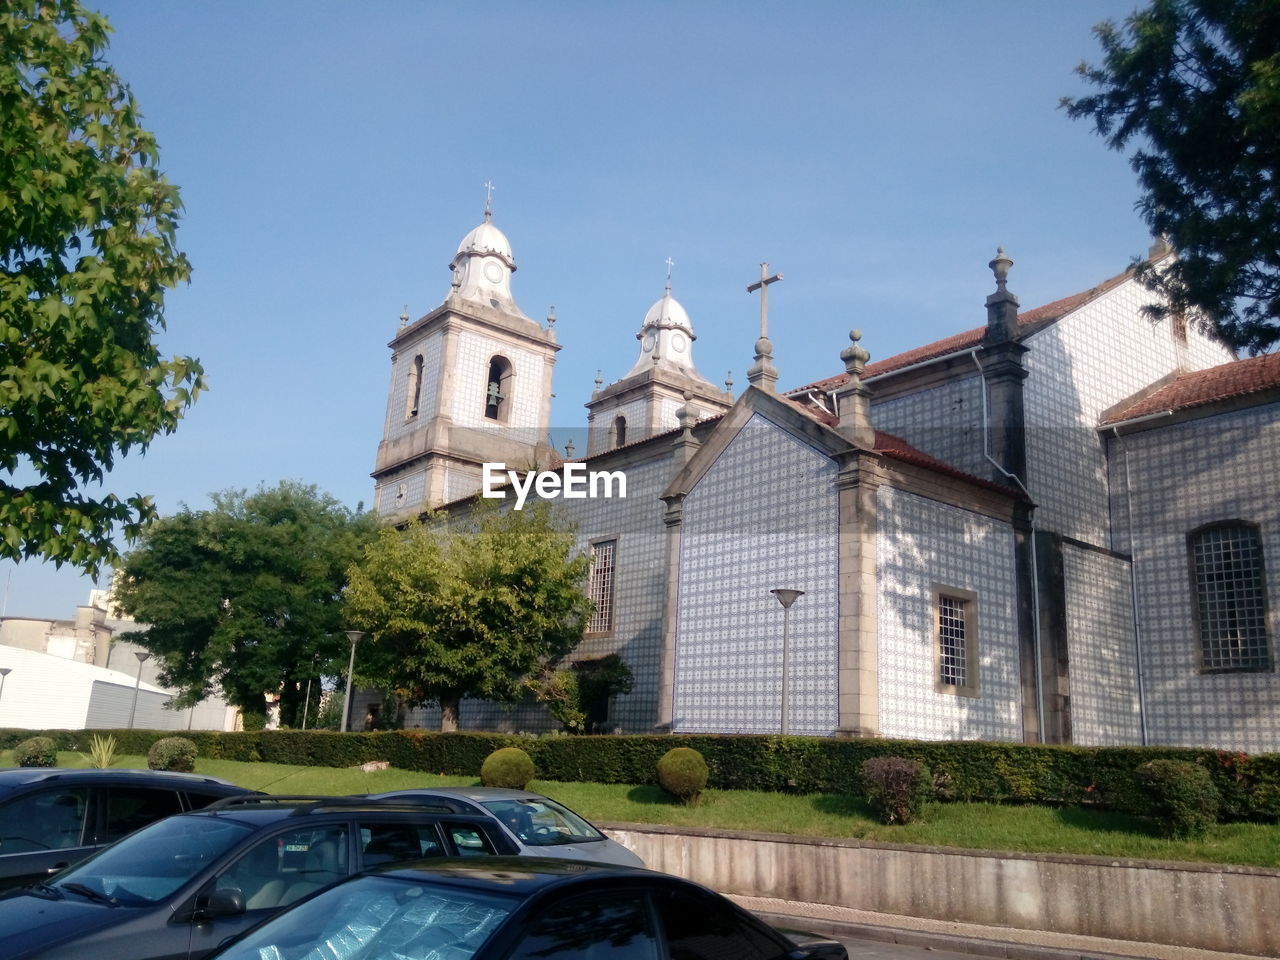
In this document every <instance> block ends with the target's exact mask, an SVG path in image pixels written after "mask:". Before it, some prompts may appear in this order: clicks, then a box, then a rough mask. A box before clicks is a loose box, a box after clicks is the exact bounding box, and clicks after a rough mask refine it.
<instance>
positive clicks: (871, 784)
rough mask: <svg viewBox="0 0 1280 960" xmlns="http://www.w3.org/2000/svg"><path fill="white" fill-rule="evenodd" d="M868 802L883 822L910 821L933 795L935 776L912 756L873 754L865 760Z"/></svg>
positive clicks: (864, 777) (863, 771) (865, 782)
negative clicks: (873, 755) (880, 755)
mask: <svg viewBox="0 0 1280 960" xmlns="http://www.w3.org/2000/svg"><path fill="white" fill-rule="evenodd" d="M862 782H863V784H864V785H865V787H866V792H867V803H868V804H870V805H871V809H872V810H874V811H875V814H876V816H877V817H879V818H880V822H881V823H911V822H912V821H913V820H919V819H920V818H921V817H922V816H923V815H924V805H925V804H926V803H928V802H929V801H930V800H931V799H932V798H933V775H932V774H931V773H930V772H929V768H928V767H926V766H925V765H924V764H923V763H921V762H920V761H919V760H912V759H911V758H909V757H871V758H870V759H869V760H864V761H862Z"/></svg>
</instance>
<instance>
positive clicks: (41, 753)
mask: <svg viewBox="0 0 1280 960" xmlns="http://www.w3.org/2000/svg"><path fill="white" fill-rule="evenodd" d="M13 759H14V762H15V763H17V765H18V766H20V767H56V766H57V765H58V745H57V744H56V743H54V742H53V741H52V740H51V739H50V738H49V737H32V738H31V739H30V740H23V741H22V742H21V743H20V744H18V745H17V746H16V747H14V748H13Z"/></svg>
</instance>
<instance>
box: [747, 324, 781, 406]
mask: <svg viewBox="0 0 1280 960" xmlns="http://www.w3.org/2000/svg"><path fill="white" fill-rule="evenodd" d="M772 358H773V343H772V342H770V340H769V338H768V337H761V338H760V339H759V340H757V341H756V358H755V359H756V362H755V363H753V364H752V365H751V369H750V370H748V371H747V383H749V384H751V385H752V386H753V387H756V388H758V389H760V390H764V391H766V392H767V393H773V392H774V386H775V384H777V382H778V369H777V367H775V366H774V365H773V359H772Z"/></svg>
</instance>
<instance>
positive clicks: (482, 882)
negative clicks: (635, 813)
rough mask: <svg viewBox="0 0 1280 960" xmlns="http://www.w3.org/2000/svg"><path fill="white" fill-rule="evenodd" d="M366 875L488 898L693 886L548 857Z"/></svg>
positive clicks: (414, 866)
mask: <svg viewBox="0 0 1280 960" xmlns="http://www.w3.org/2000/svg"><path fill="white" fill-rule="evenodd" d="M367 872H368V873H369V874H371V875H377V876H390V877H397V878H400V879H403V880H417V881H425V882H429V883H430V882H437V883H448V884H451V885H457V886H462V887H467V888H469V889H473V890H481V891H489V892H491V893H500V894H506V895H510V894H515V895H516V896H519V897H529V896H531V895H533V894H535V893H537V892H538V891H540V890H543V889H546V888H548V887H552V886H559V885H561V884H565V883H571V884H578V883H582V884H585V885H588V886H590V885H591V884H595V883H598V882H600V881H601V880H607V879H621V880H626V879H629V878H630V879H634V878H639V877H644V878H648V879H657V880H659V881H660V882H663V883H666V882H668V881H670V882H671V883H673V884H676V885H681V886H696V884H690V883H689V882H688V881H687V880H681V879H679V878H678V877H672V876H669V875H668V874H665V873H659V872H657V871H656V870H648V869H645V868H644V867H629V866H623V865H622V864H616V863H598V862H595V861H584V860H565V859H561V858H552V857H461V858H460V857H447V858H443V859H433V860H420V861H415V862H413V863H411V864H388V865H386V866H383V867H375V868H374V869H373V870H370V871H367Z"/></svg>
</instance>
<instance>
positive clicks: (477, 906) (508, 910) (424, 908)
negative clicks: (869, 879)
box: [215, 857, 848, 960]
mask: <svg viewBox="0 0 1280 960" xmlns="http://www.w3.org/2000/svg"><path fill="white" fill-rule="evenodd" d="M215 957H216V960H263V958H267V957H269V958H271V960H316V958H321V957H323V958H324V960H393V958H396V960H399V958H412V960H425V958H428V957H431V958H448V960H550V958H555V960H668V958H669V960H725V958H733V960H847V958H848V954H847V952H846V951H845V948H844V947H843V946H842V945H841V944H839V943H836V942H834V941H831V940H821V939H817V938H814V937H810V936H807V935H800V936H799V937H792V936H788V935H785V934H783V933H781V932H779V931H777V930H774V929H773V928H772V927H769V926H768V925H767V924H765V923H764V922H762V921H761V920H759V919H757V918H756V917H753V916H752V915H751V914H749V913H747V912H746V911H745V910H742V909H741V908H739V907H738V906H737V905H735V904H734V903H732V902H730V901H729V900H726V899H725V898H724V897H722V896H720V895H719V894H717V893H712V892H711V891H710V890H707V889H705V888H704V887H700V886H698V885H697V884H695V883H690V882H689V881H687V880H681V879H678V878H676V877H670V876H667V875H665V874H661V873H655V872H653V871H651V870H644V869H640V868H638V867H624V866H617V865H614V864H588V863H571V862H567V861H565V860H563V859H549V858H543V857H519V858H502V859H496V860H490V861H487V862H483V863H482V862H480V861H476V860H441V861H434V862H423V863H417V864H413V865H410V866H402V867H399V868H385V869H380V870H377V871H375V872H373V873H369V874H365V875H362V876H359V877H354V878H352V879H350V880H348V881H346V882H344V883H341V884H338V885H337V886H335V887H331V888H329V889H328V890H326V891H324V892H323V893H320V894H317V895H316V896H314V897H312V898H311V899H308V900H305V901H303V902H301V903H299V904H298V905H297V906H295V907H294V908H293V909H291V910H287V911H285V912H284V913H281V914H280V915H278V916H276V917H274V918H273V919H271V920H269V921H267V922H266V923H264V924H263V925H262V926H260V927H258V928H257V929H254V930H251V931H249V932H247V933H246V934H245V935H244V936H242V937H240V938H239V939H237V940H235V941H233V942H232V943H230V944H228V945H227V946H226V947H224V948H223V949H222V950H220V951H219V952H218V953H217V954H215Z"/></svg>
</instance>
